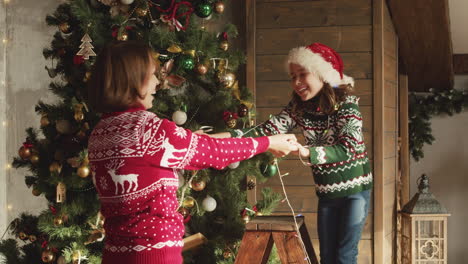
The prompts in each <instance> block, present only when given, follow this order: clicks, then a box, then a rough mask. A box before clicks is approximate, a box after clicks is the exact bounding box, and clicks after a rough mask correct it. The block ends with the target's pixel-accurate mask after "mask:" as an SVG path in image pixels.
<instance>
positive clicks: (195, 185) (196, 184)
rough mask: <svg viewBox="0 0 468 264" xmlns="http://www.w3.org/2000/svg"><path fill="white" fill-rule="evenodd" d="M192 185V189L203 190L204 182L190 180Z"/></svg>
mask: <svg viewBox="0 0 468 264" xmlns="http://www.w3.org/2000/svg"><path fill="white" fill-rule="evenodd" d="M191 185H192V186H191V187H192V189H193V190H195V191H197V192H199V191H203V189H205V187H206V182H205V181H203V180H201V181H196V182H192V184H191Z"/></svg>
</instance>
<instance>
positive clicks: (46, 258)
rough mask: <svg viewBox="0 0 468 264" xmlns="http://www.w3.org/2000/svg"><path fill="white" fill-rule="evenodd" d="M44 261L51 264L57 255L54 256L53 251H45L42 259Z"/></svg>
mask: <svg viewBox="0 0 468 264" xmlns="http://www.w3.org/2000/svg"><path fill="white" fill-rule="evenodd" d="M41 259H42V261H43V262H45V263H51V262H53V261H54V260H55V255H54V252H52V251H51V250H49V249H46V250H44V251H42V257H41Z"/></svg>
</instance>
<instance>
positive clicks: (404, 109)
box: [398, 75, 410, 206]
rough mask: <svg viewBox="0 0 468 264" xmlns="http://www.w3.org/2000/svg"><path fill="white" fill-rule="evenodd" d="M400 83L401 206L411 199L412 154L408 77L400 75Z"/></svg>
mask: <svg viewBox="0 0 468 264" xmlns="http://www.w3.org/2000/svg"><path fill="white" fill-rule="evenodd" d="M399 79H400V82H399V84H400V85H399V91H398V95H399V103H400V104H399V117H398V120H399V131H400V134H399V137H400V138H401V147H400V171H401V187H402V190H401V205H402V206H403V205H404V204H406V203H407V202H408V201H409V198H410V154H409V127H408V123H409V117H408V111H409V110H408V76H406V75H400V78H399Z"/></svg>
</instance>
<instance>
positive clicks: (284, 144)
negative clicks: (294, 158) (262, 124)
mask: <svg viewBox="0 0 468 264" xmlns="http://www.w3.org/2000/svg"><path fill="white" fill-rule="evenodd" d="M268 139H269V140H270V146H269V147H268V151H270V152H271V153H272V154H273V155H274V156H275V157H284V156H286V155H288V154H289V152H291V151H299V149H298V146H297V138H296V136H295V135H294V134H279V135H274V136H269V137H268Z"/></svg>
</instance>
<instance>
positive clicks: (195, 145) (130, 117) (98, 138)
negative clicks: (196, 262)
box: [88, 108, 269, 263]
mask: <svg viewBox="0 0 468 264" xmlns="http://www.w3.org/2000/svg"><path fill="white" fill-rule="evenodd" d="M268 145H269V142H268V138H266V137H261V138H255V139H252V138H244V139H214V138H211V137H209V136H205V135H197V134H194V133H192V132H191V131H190V130H186V129H184V128H181V127H178V126H177V125H175V123H173V122H171V121H168V120H165V119H160V118H158V117H157V116H156V115H155V114H153V113H151V112H147V111H145V110H144V109H143V108H137V109H129V110H128V111H125V112H116V113H110V114H106V115H104V116H103V117H102V119H101V120H100V122H99V123H98V124H97V125H96V127H95V128H94V130H93V132H92V133H91V136H90V139H89V143H88V155H89V159H90V168H91V174H92V177H93V182H94V183H95V185H96V189H97V191H98V194H99V198H100V201H101V212H102V214H103V215H104V217H105V218H106V221H105V224H104V228H105V230H106V245H105V249H104V254H103V263H181V261H182V258H181V247H182V246H183V243H182V235H183V233H184V225H183V219H182V216H181V215H180V214H179V213H178V212H177V208H178V201H177V196H176V192H177V188H178V186H179V183H178V176H177V170H178V169H189V170H198V169H204V168H208V167H213V168H217V169H222V168H224V167H226V166H227V165H229V164H231V163H232V162H236V161H240V160H244V159H248V158H250V157H252V156H253V155H256V154H258V153H261V152H264V151H266V149H267V148H268Z"/></svg>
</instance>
